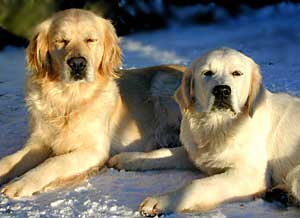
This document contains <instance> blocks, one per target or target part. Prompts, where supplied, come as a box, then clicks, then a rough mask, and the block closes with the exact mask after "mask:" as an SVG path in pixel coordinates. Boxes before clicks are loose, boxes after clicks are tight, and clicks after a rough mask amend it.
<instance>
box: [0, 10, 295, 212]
mask: <svg viewBox="0 0 300 218" xmlns="http://www.w3.org/2000/svg"><path fill="white" fill-rule="evenodd" d="M27 62H28V68H29V69H30V71H31V74H29V75H28V77H27V81H26V104H27V107H28V111H29V122H30V136H29V138H28V141H27V143H26V144H25V146H24V147H23V148H22V149H21V150H19V151H17V152H16V153H14V154H12V155H9V156H7V157H4V158H2V159H1V160H0V183H1V184H2V185H3V187H2V189H1V190H2V193H3V194H4V195H6V196H7V197H9V198H18V197H25V196H31V195H33V194H35V193H38V192H41V191H45V190H48V189H51V188H55V187H57V186H59V185H62V184H64V183H66V182H72V181H74V180H76V179H77V178H79V177H80V178H83V177H86V175H88V174H89V173H90V172H91V171H93V170H95V169H99V168H101V167H103V166H104V165H105V164H108V166H110V167H115V168H118V169H126V170H152V169H174V168H176V169H195V168H197V169H199V170H201V171H202V172H204V173H206V174H207V175H208V176H207V177H206V178H202V179H198V180H193V181H192V182H190V183H189V184H187V185H185V186H184V187H182V188H180V189H178V190H176V191H174V192H170V193H166V194H162V195H158V196H152V197H148V198H146V199H145V200H144V201H143V202H142V203H141V205H140V212H141V213H142V214H144V215H146V216H153V215H157V214H161V213H166V212H171V211H179V212H190V211H205V210H208V209H211V208H213V207H216V206H217V205H218V204H221V203H223V202H229V201H237V200H242V199H251V198H252V197H253V196H256V195H258V194H261V193H263V192H265V191H266V190H267V189H270V188H272V187H280V188H283V189H285V190H286V191H288V192H289V193H290V194H291V196H293V198H294V199H295V200H300V158H299V154H300V131H299V129H300V122H299V121H300V115H299V114H300V99H299V98H298V97H292V96H290V95H287V94H283V93H282V94H274V93H271V92H269V91H268V90H267V89H265V88H264V87H263V85H262V79H261V74H260V69H259V66H258V65H257V64H256V63H255V62H254V61H253V60H252V59H251V58H249V57H247V56H245V55H244V54H242V53H240V52H238V51H236V50H233V49H229V48H221V49H216V50H213V51H210V52H208V53H205V54H203V55H202V56H200V57H199V58H198V59H196V60H194V61H193V63H192V64H191V66H190V67H189V68H185V67H183V66H179V65H163V66H155V67H148V68H143V69H134V70H117V68H118V66H119V65H120V64H121V51H120V48H119V44H118V38H117V36H116V34H115V30H114V28H113V26H112V24H111V23H110V22H109V21H107V20H105V19H103V18H101V17H98V16H96V15H94V14H93V13H91V12H88V11H84V10H78V9H70V10H66V11H62V12H59V13H57V14H55V15H54V16H53V17H51V18H49V19H48V20H46V21H44V22H43V23H42V24H40V25H39V26H38V27H37V29H36V32H35V35H34V37H33V39H32V40H31V41H30V44H29V46H28V48H27ZM173 95H174V96H175V99H176V102H177V103H176V102H175V100H174V99H173ZM178 105H179V106H178ZM179 132H180V135H179ZM179 138H180V140H179ZM179 141H181V143H182V146H178V145H180V142H179ZM172 146H175V147H174V148H170V147H172ZM15 178H17V179H15Z"/></svg>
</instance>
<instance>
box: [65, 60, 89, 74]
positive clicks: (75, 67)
mask: <svg viewBox="0 0 300 218" xmlns="http://www.w3.org/2000/svg"><path fill="white" fill-rule="evenodd" d="M86 63H87V62H86V59H85V58H84V57H74V58H70V59H69V60H68V61H67V64H68V65H69V66H70V67H71V69H72V72H73V73H76V74H78V73H81V72H82V71H83V70H84V69H85V67H86Z"/></svg>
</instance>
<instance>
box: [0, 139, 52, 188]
mask: <svg viewBox="0 0 300 218" xmlns="http://www.w3.org/2000/svg"><path fill="white" fill-rule="evenodd" d="M49 155H50V151H49V150H48V149H47V148H46V147H44V146H40V145H25V146H24V147H23V148H22V149H20V150H19V151H17V152H15V153H13V154H11V155H9V156H6V157H4V158H2V159H1V160H0V184H4V183H6V182H8V181H9V180H10V179H13V178H14V177H17V176H20V175H22V174H23V173H25V172H26V171H28V170H30V169H31V168H33V167H35V166H37V165H38V164H40V163H41V162H43V161H44V160H46V159H47V158H48V156H49Z"/></svg>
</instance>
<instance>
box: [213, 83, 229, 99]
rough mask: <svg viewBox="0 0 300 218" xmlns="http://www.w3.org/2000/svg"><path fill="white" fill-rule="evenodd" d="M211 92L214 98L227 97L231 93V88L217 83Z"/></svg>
mask: <svg viewBox="0 0 300 218" xmlns="http://www.w3.org/2000/svg"><path fill="white" fill-rule="evenodd" d="M212 93H213V95H214V96H215V97H216V98H228V97H229V96H230V94H231V88H230V86H227V85H218V86H215V87H214V88H213V90H212Z"/></svg>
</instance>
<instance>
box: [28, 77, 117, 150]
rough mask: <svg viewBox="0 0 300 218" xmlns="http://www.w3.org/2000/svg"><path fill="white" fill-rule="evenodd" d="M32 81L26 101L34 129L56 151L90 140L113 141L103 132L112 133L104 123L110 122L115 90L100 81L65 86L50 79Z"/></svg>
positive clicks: (96, 142)
mask: <svg viewBox="0 0 300 218" xmlns="http://www.w3.org/2000/svg"><path fill="white" fill-rule="evenodd" d="M29 85H30V86H29V87H28V88H27V89H28V91H27V96H26V104H27V106H28V110H29V113H30V125H31V130H32V131H38V132H40V135H41V136H43V138H40V140H41V141H42V143H43V144H44V145H45V146H47V147H50V148H51V150H52V152H53V153H54V154H63V153H67V152H70V151H72V150H74V149H77V148H79V147H81V146H88V145H89V144H93V145H94V144H102V145H104V146H105V144H107V143H108V142H109V141H107V142H105V141H104V139H105V137H100V136H99V135H100V134H103V135H109V134H108V131H109V130H108V129H105V128H104V127H105V126H108V124H107V123H108V122H109V120H108V119H107V118H109V117H110V116H109V114H108V113H110V111H111V110H108V109H111V108H112V107H114V104H115V103H114V101H115V99H114V92H111V91H110V92H105V90H101V87H99V85H96V84H95V85H93V84H88V85H86V86H84V84H83V85H77V84H76V85H71V86H69V87H66V86H65V87H63V86H60V84H55V83H51V82H47V83H44V84H32V83H31V84H29ZM108 86H110V84H108ZM102 88H103V87H102ZM111 88H112V87H110V89H111ZM105 115H107V116H105ZM87 123H88V124H89V127H88V128H86V124H87ZM103 138H104V139H103ZM100 139H101V140H102V141H101V142H100V141H99V140H100Z"/></svg>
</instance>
